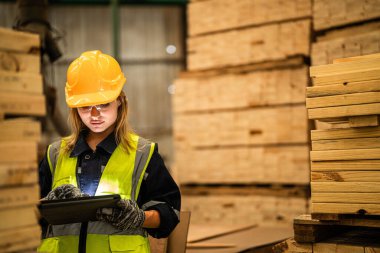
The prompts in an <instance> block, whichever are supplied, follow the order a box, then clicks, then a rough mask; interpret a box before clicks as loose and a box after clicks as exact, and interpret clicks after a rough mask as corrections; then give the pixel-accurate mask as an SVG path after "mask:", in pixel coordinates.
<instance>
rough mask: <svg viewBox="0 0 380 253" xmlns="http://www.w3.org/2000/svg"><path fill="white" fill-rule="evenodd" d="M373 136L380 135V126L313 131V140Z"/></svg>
mask: <svg viewBox="0 0 380 253" xmlns="http://www.w3.org/2000/svg"><path fill="white" fill-rule="evenodd" d="M373 137H380V127H363V128H360V129H352V128H345V129H327V130H312V131H311V140H312V141H317V140H335V139H348V138H373Z"/></svg>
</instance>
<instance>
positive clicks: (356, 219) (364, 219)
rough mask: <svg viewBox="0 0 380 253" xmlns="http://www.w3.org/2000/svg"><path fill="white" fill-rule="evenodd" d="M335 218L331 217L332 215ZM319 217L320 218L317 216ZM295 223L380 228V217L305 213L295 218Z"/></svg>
mask: <svg viewBox="0 0 380 253" xmlns="http://www.w3.org/2000/svg"><path fill="white" fill-rule="evenodd" d="M332 216H333V217H334V219H330V217H332ZM315 217H319V218H315ZM294 224H298V225H317V226H324V225H327V226H330V225H336V226H338V225H339V226H353V227H373V228H380V219H379V217H378V216H371V215H365V216H363V215H355V214H354V215H348V214H328V213H319V214H317V213H313V214H311V215H310V214H303V215H300V216H298V217H296V218H295V219H294Z"/></svg>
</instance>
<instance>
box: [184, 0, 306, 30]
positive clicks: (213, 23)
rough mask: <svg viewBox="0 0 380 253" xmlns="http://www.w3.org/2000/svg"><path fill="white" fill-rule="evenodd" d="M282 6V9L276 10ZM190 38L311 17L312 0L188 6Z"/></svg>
mask: <svg viewBox="0 0 380 253" xmlns="http://www.w3.org/2000/svg"><path fill="white" fill-rule="evenodd" d="M279 6H281V8H279ZM187 11H188V26H189V36H195V35H199V34H204V33H210V32H215V31H221V30H226V29H233V28H239V27H246V26H252V25H262V24H266V23H272V22H283V21H286V20H292V19H299V18H305V17H311V1H310V0H296V1H286V2H282V1H280V0H269V1H268V0H258V1H257V0H256V1H250V0H237V1H234V2H233V4H232V3H231V1H229V0H209V1H199V2H191V3H190V4H189V5H188V9H187Z"/></svg>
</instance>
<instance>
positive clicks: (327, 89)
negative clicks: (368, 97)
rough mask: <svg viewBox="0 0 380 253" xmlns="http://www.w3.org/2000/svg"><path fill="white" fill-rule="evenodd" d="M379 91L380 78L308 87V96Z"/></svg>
mask: <svg viewBox="0 0 380 253" xmlns="http://www.w3.org/2000/svg"><path fill="white" fill-rule="evenodd" d="M379 91H380V80H370V81H360V82H347V83H345V84H331V85H322V86H312V87H306V95H307V97H308V98H313V97H324V96H334V95H343V94H354V93H361V92H379Z"/></svg>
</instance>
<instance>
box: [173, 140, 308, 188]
mask: <svg viewBox="0 0 380 253" xmlns="http://www.w3.org/2000/svg"><path fill="white" fill-rule="evenodd" d="M308 150H309V148H308V145H305V144H304V145H294V146H286V145H283V146H273V147H271V146H268V147H266V146H263V147H231V148H227V147H225V148H218V149H215V148H212V149H186V148H184V149H181V148H180V147H179V148H177V150H176V162H175V168H176V171H177V174H178V177H179V178H178V181H179V183H180V184H186V183H188V184H191V183H197V184H202V183H222V184H228V183H242V184H247V183H288V184H295V183H299V184H308V183H309V180H310V176H309V156H308ZM195 157H196V159H194V158H195ZM206 174H207V176H205V175H206Z"/></svg>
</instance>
